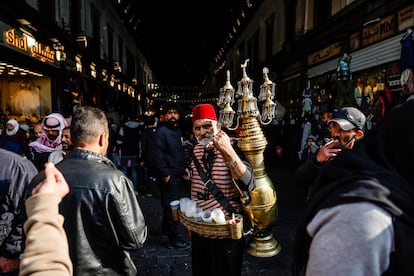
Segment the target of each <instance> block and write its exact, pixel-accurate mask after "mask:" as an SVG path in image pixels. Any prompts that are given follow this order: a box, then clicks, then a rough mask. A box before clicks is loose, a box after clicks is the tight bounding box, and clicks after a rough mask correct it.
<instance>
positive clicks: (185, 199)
mask: <svg viewBox="0 0 414 276" xmlns="http://www.w3.org/2000/svg"><path fill="white" fill-rule="evenodd" d="M188 201H190V199H189V198H188V197H183V198H180V210H181V212H183V213H185V210H186V209H187V202H188Z"/></svg>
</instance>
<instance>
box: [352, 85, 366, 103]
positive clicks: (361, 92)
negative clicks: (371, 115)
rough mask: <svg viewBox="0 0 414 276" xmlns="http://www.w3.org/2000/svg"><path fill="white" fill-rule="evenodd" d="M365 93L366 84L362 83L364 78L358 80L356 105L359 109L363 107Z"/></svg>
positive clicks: (355, 94)
mask: <svg viewBox="0 0 414 276" xmlns="http://www.w3.org/2000/svg"><path fill="white" fill-rule="evenodd" d="M364 92H365V88H364V82H363V81H362V78H357V80H356V87H355V93H354V98H355V103H356V104H357V105H358V107H361V103H362V97H363V96H364Z"/></svg>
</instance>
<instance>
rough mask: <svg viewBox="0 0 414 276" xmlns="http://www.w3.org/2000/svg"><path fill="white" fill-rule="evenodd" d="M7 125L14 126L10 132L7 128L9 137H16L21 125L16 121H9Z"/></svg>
mask: <svg viewBox="0 0 414 276" xmlns="http://www.w3.org/2000/svg"><path fill="white" fill-rule="evenodd" d="M6 125H12V126H13V129H12V130H8V129H7V128H6V134H7V135H8V136H13V135H15V134H16V133H17V131H18V130H19V123H18V122H17V121H16V120H15V119H11V120H8V121H7V123H6Z"/></svg>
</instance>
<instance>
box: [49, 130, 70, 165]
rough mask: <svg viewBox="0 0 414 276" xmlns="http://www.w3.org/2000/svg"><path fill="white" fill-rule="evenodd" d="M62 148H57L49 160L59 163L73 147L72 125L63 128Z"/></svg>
mask: <svg viewBox="0 0 414 276" xmlns="http://www.w3.org/2000/svg"><path fill="white" fill-rule="evenodd" d="M61 140H62V149H61V150H56V151H54V152H52V153H51V154H50V155H49V158H48V160H49V162H52V163H53V164H57V163H59V162H60V161H62V160H63V158H65V156H66V155H67V154H68V152H69V151H70V150H72V149H73V144H72V140H71V139H70V127H65V128H64V129H63V130H62V137H61Z"/></svg>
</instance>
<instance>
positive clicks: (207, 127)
mask: <svg viewBox="0 0 414 276" xmlns="http://www.w3.org/2000/svg"><path fill="white" fill-rule="evenodd" d="M212 127H213V125H212V124H204V125H201V126H195V127H193V129H194V130H196V131H199V130H200V129H201V128H203V129H204V130H209V129H211V128H212Z"/></svg>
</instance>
